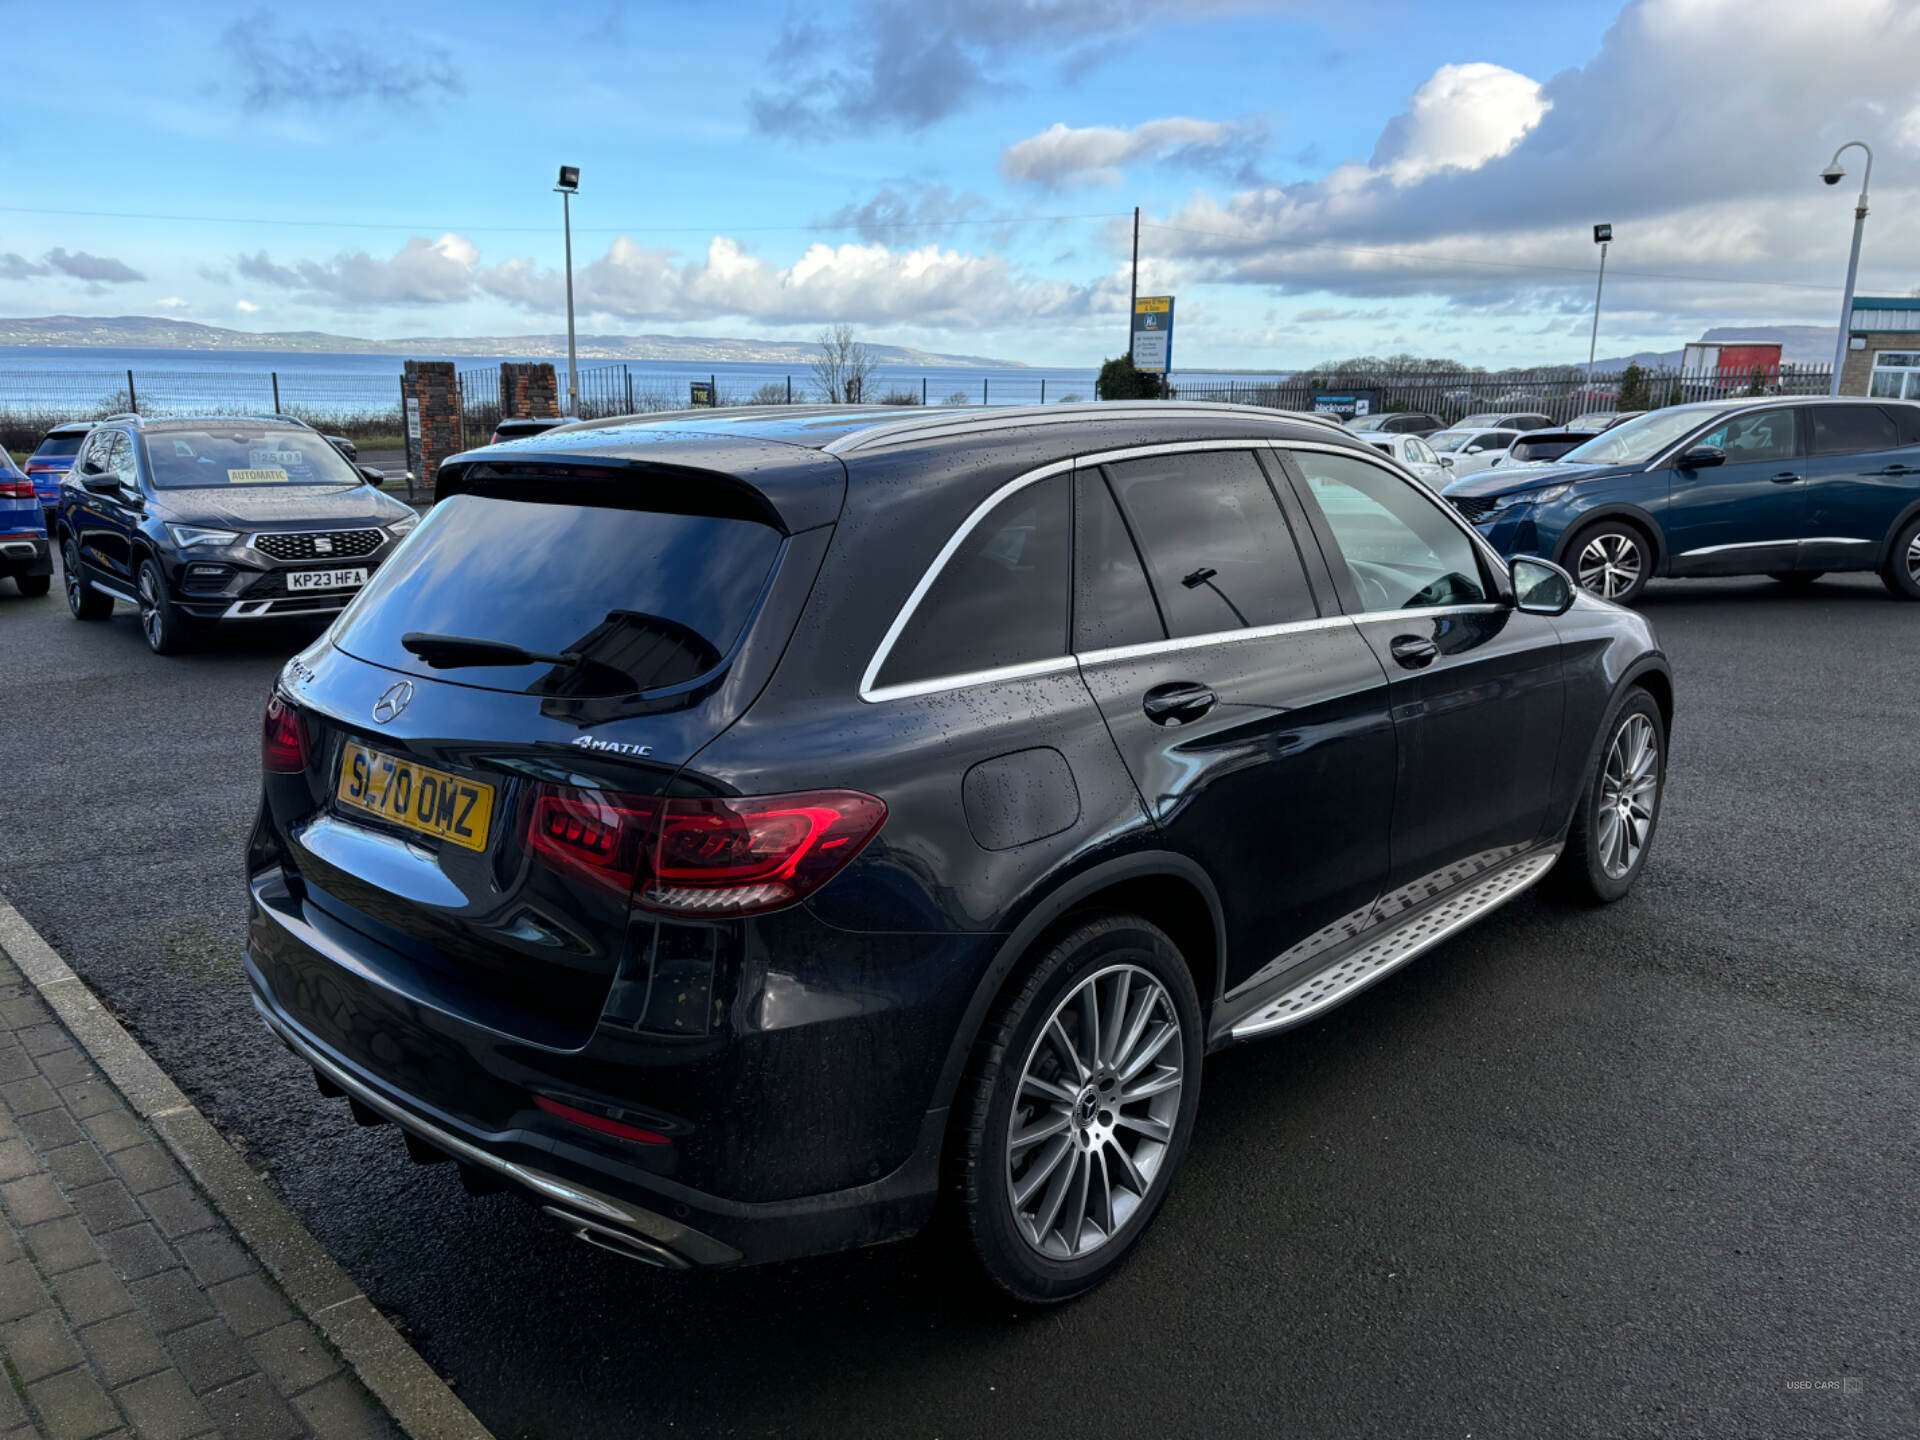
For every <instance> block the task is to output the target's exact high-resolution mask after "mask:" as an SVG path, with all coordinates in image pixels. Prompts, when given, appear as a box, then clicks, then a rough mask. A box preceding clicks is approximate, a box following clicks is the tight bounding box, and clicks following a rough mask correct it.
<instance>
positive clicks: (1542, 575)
mask: <svg viewBox="0 0 1920 1440" xmlns="http://www.w3.org/2000/svg"><path fill="white" fill-rule="evenodd" d="M1510 574H1511V575H1512V578H1513V603H1514V607H1515V608H1516V609H1519V610H1524V611H1526V612H1527V613H1528V614H1529V615H1564V614H1566V613H1567V611H1568V610H1569V609H1571V608H1572V606H1573V596H1574V585H1573V576H1571V575H1569V574H1568V573H1567V572H1566V571H1564V570H1562V569H1561V568H1560V567H1559V566H1558V565H1556V564H1554V563H1553V562H1552V561H1551V560H1539V559H1535V558H1534V557H1533V556H1531V555H1519V556H1515V557H1514V561H1513V564H1512V566H1511V568H1510Z"/></svg>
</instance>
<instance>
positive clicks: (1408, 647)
mask: <svg viewBox="0 0 1920 1440" xmlns="http://www.w3.org/2000/svg"><path fill="white" fill-rule="evenodd" d="M1387 648H1388V649H1389V650H1391V651H1393V658H1394V659H1396V660H1398V661H1399V662H1400V663H1401V664H1402V665H1404V666H1406V667H1407V669H1409V670H1420V669H1423V668H1425V667H1426V666H1428V665H1431V664H1432V663H1433V662H1434V661H1435V660H1436V659H1438V658H1439V656H1440V647H1439V646H1438V645H1436V644H1434V643H1433V641H1431V640H1427V639H1423V638H1422V637H1420V636H1418V635H1396V636H1394V637H1393V640H1392V641H1391V643H1389V645H1388V646H1387Z"/></svg>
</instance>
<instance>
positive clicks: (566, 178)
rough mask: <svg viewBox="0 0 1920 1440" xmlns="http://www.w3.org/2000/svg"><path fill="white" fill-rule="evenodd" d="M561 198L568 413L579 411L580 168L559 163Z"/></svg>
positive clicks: (575, 414)
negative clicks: (576, 259) (576, 257)
mask: <svg viewBox="0 0 1920 1440" xmlns="http://www.w3.org/2000/svg"><path fill="white" fill-rule="evenodd" d="M553 188H554V192H555V193H556V194H558V195H559V197H560V223H561V225H562V226H563V227H564V229H565V231H566V236H567V414H568V415H570V416H575V417H577V416H578V415H579V414H580V366H579V359H578V357H577V356H576V354H575V352H574V343H573V197H574V196H576V195H578V194H579V193H580V167H579V166H578V165H562V166H561V167H560V183H559V184H558V185H556V186H554V187H553Z"/></svg>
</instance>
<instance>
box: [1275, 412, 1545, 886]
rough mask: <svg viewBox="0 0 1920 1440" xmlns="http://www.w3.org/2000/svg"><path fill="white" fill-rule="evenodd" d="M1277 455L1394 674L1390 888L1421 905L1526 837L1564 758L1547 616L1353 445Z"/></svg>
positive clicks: (1445, 513)
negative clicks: (1395, 770)
mask: <svg viewBox="0 0 1920 1440" xmlns="http://www.w3.org/2000/svg"><path fill="white" fill-rule="evenodd" d="M1286 453H1287V460H1288V463H1289V465H1290V466H1291V467H1292V468H1293V469H1294V470H1295V472H1296V475H1297V478H1298V484H1299V490H1300V493H1301V497H1302V499H1303V500H1304V501H1305V503H1306V505H1307V507H1308V510H1309V513H1310V514H1311V515H1312V516H1313V519H1314V526H1315V529H1316V531H1317V532H1318V534H1319V536H1320V539H1321V543H1322V547H1323V549H1324V551H1325V553H1326V559H1327V563H1328V564H1329V566H1330V567H1331V568H1332V570H1333V575H1334V582H1335V585H1336V587H1337V589H1338V591H1339V593H1340V595H1341V598H1342V601H1343V603H1344V604H1345V605H1346V607H1347V609H1348V612H1349V613H1350V614H1352V615H1353V616H1354V618H1355V620H1356V621H1357V622H1358V625H1359V628H1360V632H1361V634H1362V635H1364V636H1365V638H1366V640H1367V643H1368V644H1369V645H1371V646H1372V647H1373V651H1374V653H1375V655H1376V656H1377V657H1378V659H1379V662H1380V665H1381V666H1382V667H1383V669H1384V670H1385V671H1386V673H1387V674H1388V676H1390V677H1391V679H1390V691H1391V694H1390V699H1391V704H1392V712H1393V723H1394V732H1395V735H1396V737H1397V740H1398V754H1399V774H1398V778H1397V783H1396V787H1395V796H1394V808H1393V823H1392V862H1391V867H1390V873H1389V876H1388V889H1389V894H1390V898H1391V897H1400V898H1401V900H1402V901H1403V903H1406V904H1413V903H1417V902H1419V901H1422V900H1425V899H1427V898H1429V897H1431V896H1433V895H1437V894H1439V893H1441V892H1442V891H1445V890H1447V889H1451V888H1452V887H1454V886H1455V885H1458V884H1462V883H1465V882H1467V881H1470V880H1472V879H1473V878H1475V877H1476V876H1477V875H1479V874H1480V873H1482V872H1483V871H1484V870H1486V869H1487V868H1488V867H1489V866H1492V865H1497V864H1499V863H1501V862H1503V861H1504V860H1507V859H1509V858H1511V857H1512V856H1513V855H1515V854H1517V853H1519V852H1520V851H1522V850H1524V849H1527V848H1529V847H1531V846H1532V845H1534V844H1536V843H1537V842H1538V841H1539V839H1540V837H1541V834H1542V832H1543V830H1544V829H1545V828H1546V826H1547V824H1548V823H1549V816H1548V812H1547V801H1548V797H1549V794H1550V793H1551V791H1552V788H1553V778H1554V767H1555V764H1556V762H1557V760H1558V757H1559V748H1560V747H1559V741H1560V723H1561V708H1562V704H1563V685H1562V679H1561V660H1560V637H1559V633H1558V632H1557V631H1556V630H1555V628H1554V626H1553V622H1552V621H1551V620H1549V619H1547V618H1546V617H1544V616H1540V615H1528V614H1525V613H1523V612H1521V611H1519V610H1516V609H1515V608H1513V606H1511V605H1510V604H1507V603H1505V602H1504V601H1502V600H1501V599H1500V598H1499V596H1498V592H1497V591H1496V589H1495V587H1494V585H1493V584H1492V577H1491V575H1490V574H1489V572H1488V570H1487V567H1486V564H1485V562H1484V560H1483V557H1482V555H1481V552H1480V549H1479V547H1478V546H1477V545H1476V544H1475V543H1474V542H1473V540H1472V539H1471V538H1470V537H1469V536H1468V534H1467V533H1466V530H1465V528H1464V526H1462V525H1461V524H1460V523H1459V522H1458V521H1456V520H1455V519H1454V518H1453V516H1452V514H1451V513H1450V511H1449V509H1448V507H1447V506H1445V505H1444V504H1442V503H1439V502H1437V501H1436V500H1434V499H1433V498H1432V497H1431V496H1430V495H1429V494H1427V493H1426V492H1425V491H1423V490H1422V489H1420V488H1419V487H1417V486H1415V485H1413V484H1410V483H1409V482H1407V481H1406V480H1404V479H1402V478H1401V477H1400V476H1398V475H1395V474H1393V473H1391V472H1390V471H1388V470H1386V469H1385V468H1383V467H1381V466H1378V465H1375V464H1373V463H1371V462H1370V461H1368V460H1366V459H1363V458H1361V457H1360V456H1359V455H1357V454H1352V453H1349V452H1339V453H1334V452H1330V451H1323V450H1315V449H1308V448H1304V447H1294V448H1292V449H1290V450H1289V451H1287V452H1286Z"/></svg>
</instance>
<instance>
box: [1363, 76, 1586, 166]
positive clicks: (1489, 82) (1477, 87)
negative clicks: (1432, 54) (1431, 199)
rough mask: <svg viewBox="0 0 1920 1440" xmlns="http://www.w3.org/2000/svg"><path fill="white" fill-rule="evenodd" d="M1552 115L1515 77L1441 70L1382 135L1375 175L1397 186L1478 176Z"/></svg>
mask: <svg viewBox="0 0 1920 1440" xmlns="http://www.w3.org/2000/svg"><path fill="white" fill-rule="evenodd" d="M1551 108H1552V102H1551V101H1549V100H1544V99H1542V98H1541V95H1540V82H1539V81H1537V80H1531V79H1529V78H1528V77H1526V76H1525V75H1522V74H1520V73H1519V72H1518V71H1517V70H1509V69H1507V68H1506V67H1505V66H1501V65H1489V64H1487V63H1486V62H1485V61H1475V62H1474V63H1472V64H1469V65H1442V66H1441V67H1440V68H1439V69H1438V70H1436V71H1434V72H1433V75H1432V76H1431V78H1429V79H1428V81H1427V83H1426V84H1424V85H1422V86H1421V87H1420V88H1419V89H1418V90H1416V91H1414V92H1413V98H1412V100H1410V101H1409V102H1408V103H1407V110H1406V113H1405V114H1404V115H1399V116H1396V117H1395V118H1394V120H1393V121H1392V123H1390V124H1389V125H1388V126H1387V128H1386V130H1385V132H1384V133H1383V134H1382V135H1381V137H1380V144H1379V145H1378V146H1377V147H1376V148H1375V150H1374V154H1373V163H1374V168H1375V169H1378V170H1384V171H1385V172H1386V174H1387V175H1388V176H1390V177H1391V178H1392V180H1393V182H1394V184H1396V185H1407V184H1411V183H1412V182H1413V181H1415V180H1420V179H1424V178H1425V177H1426V176H1428V175H1431V174H1433V173H1435V172H1436V171H1440V170H1475V169H1478V168H1479V167H1480V166H1482V165H1484V164H1486V163H1487V161H1489V160H1495V159H1498V158H1499V157H1500V156H1502V155H1505V154H1507V153H1508V152H1509V151H1510V150H1512V149H1513V147H1514V146H1516V145H1518V144H1519V143H1520V141H1521V140H1522V139H1524V138H1525V136H1526V134H1527V132H1528V131H1529V130H1531V129H1533V127H1534V126H1536V125H1538V124H1539V123H1540V119H1541V117H1542V116H1543V115H1545V114H1546V113H1547V111H1548V110H1549V109H1551Z"/></svg>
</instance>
